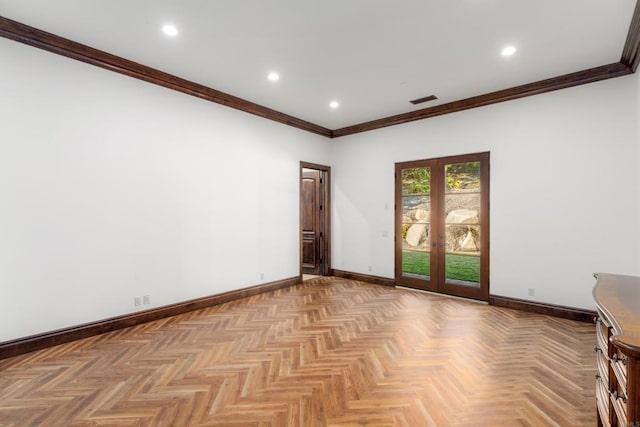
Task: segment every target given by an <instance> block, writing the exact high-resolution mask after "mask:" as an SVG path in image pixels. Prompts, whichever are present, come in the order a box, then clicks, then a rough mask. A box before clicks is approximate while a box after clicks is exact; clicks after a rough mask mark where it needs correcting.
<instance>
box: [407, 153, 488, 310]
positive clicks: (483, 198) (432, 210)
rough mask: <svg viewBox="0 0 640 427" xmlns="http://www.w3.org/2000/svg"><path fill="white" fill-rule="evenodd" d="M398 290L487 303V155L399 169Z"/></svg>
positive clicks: (431, 161) (412, 164)
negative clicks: (401, 287) (399, 288)
mask: <svg viewBox="0 0 640 427" xmlns="http://www.w3.org/2000/svg"><path fill="white" fill-rule="evenodd" d="M395 179H396V182H395V184H396V190H395V191H396V218H395V222H396V224H395V236H396V245H395V264H396V268H395V276H396V277H395V280H396V284H398V285H402V286H409V287H413V288H418V289H423V290H428V291H434V292H441V293H447V294H451V295H457V296H462V297H467V298H475V299H479V300H483V301H488V299H489V153H476V154H466V155H462V156H453V157H443V158H438V159H429V160H417V161H412V162H403V163H396V178H395Z"/></svg>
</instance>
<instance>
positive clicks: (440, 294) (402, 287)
mask: <svg viewBox="0 0 640 427" xmlns="http://www.w3.org/2000/svg"><path fill="white" fill-rule="evenodd" d="M396 288H399V289H404V290H406V291H414V292H422V293H425V294H431V295H435V296H439V297H447V298H454V299H459V300H462V301H469V302H477V303H478V304H483V305H489V303H488V302H487V301H480V300H477V299H474V298H465V297H459V296H456V295H449V294H442V293H440V292H434V291H425V290H424V289H417V288H411V287H409V286H400V285H396Z"/></svg>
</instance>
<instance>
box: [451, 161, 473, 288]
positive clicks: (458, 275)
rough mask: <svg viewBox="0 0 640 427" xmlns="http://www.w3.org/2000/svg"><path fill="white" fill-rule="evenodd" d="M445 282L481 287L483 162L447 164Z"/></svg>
mask: <svg viewBox="0 0 640 427" xmlns="http://www.w3.org/2000/svg"><path fill="white" fill-rule="evenodd" d="M443 214H444V223H445V226H444V228H445V235H444V237H445V252H446V254H445V281H446V282H447V283H454V284H459V285H465V286H480V250H481V248H480V216H481V214H482V213H481V209H480V162H468V163H455V164H448V165H446V166H445V195H444V212H443Z"/></svg>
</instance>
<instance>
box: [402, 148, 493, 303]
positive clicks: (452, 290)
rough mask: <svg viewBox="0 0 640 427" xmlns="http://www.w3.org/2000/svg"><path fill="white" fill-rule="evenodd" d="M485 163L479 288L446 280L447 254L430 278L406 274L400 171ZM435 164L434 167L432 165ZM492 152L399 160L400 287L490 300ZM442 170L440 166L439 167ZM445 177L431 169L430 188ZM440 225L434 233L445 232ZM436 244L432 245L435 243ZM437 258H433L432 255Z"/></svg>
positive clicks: (440, 196)
mask: <svg viewBox="0 0 640 427" xmlns="http://www.w3.org/2000/svg"><path fill="white" fill-rule="evenodd" d="M478 159H479V161H480V162H481V164H483V165H484V166H482V167H481V168H480V185H481V193H482V196H481V199H480V200H481V206H480V211H481V215H480V229H481V230H482V233H481V235H480V245H481V248H482V255H481V256H482V259H481V262H480V288H475V287H468V286H464V285H457V284H453V283H447V282H446V278H445V272H444V256H438V257H437V261H438V263H437V265H436V266H435V267H436V268H435V273H436V274H435V275H432V276H431V277H430V280H428V281H427V280H423V279H417V278H411V277H405V276H403V275H402V239H403V238H402V176H400V173H399V171H400V170H402V169H410V168H414V167H419V166H423V165H425V163H427V164H430V165H442V166H444V164H445V163H446V164H450V163H465V162H468V161H476V160H478ZM431 167H433V166H431ZM490 168H491V162H490V152H488V151H485V152H478V153H469V154H462V155H453V156H445V157H437V158H431V159H422V160H413V161H406V162H397V163H396V164H395V185H394V188H395V206H396V210H395V218H394V223H395V245H394V248H395V254H394V255H395V256H394V259H395V269H394V270H395V281H396V284H398V285H401V286H409V287H415V288H418V289H423V290H428V291H433V292H439V293H445V294H448V295H455V296H461V297H466V298H473V299H478V300H481V301H489V286H490V280H489V264H490V238H489V236H490V234H489V233H490V230H489V228H490V227H489V224H490V221H489V218H490V209H489V201H490V193H489V192H490V185H489V183H490V182H489V181H490ZM437 169H439V168H437ZM443 179H444V176H439V175H438V174H434V173H433V170H432V174H431V187H432V188H433V187H443V188H444V182H443V181H442V180H443ZM439 193H440V194H438V193H436V195H435V196H438V198H437V199H433V200H435V203H436V205H437V206H438V209H442V207H443V206H444V197H445V194H444V191H439ZM435 196H434V194H433V193H431V197H435ZM435 223H436V224H438V227H439V228H440V229H432V230H431V233H436V234H440V233H443V232H444V223H443V222H442V220H437V221H435ZM432 247H433V246H432ZM439 253H440V252H439ZM431 259H432V260H433V259H434V258H433V257H432V258H431Z"/></svg>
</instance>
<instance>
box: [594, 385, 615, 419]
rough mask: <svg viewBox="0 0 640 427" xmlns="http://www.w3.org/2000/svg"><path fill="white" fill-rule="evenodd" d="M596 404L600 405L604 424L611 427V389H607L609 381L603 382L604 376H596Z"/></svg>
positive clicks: (599, 409)
mask: <svg viewBox="0 0 640 427" xmlns="http://www.w3.org/2000/svg"><path fill="white" fill-rule="evenodd" d="M596 405H597V407H598V414H599V415H600V420H601V421H602V425H604V426H606V427H610V426H611V424H610V423H609V390H608V389H607V383H605V382H603V379H602V378H599V377H598V378H596Z"/></svg>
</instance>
